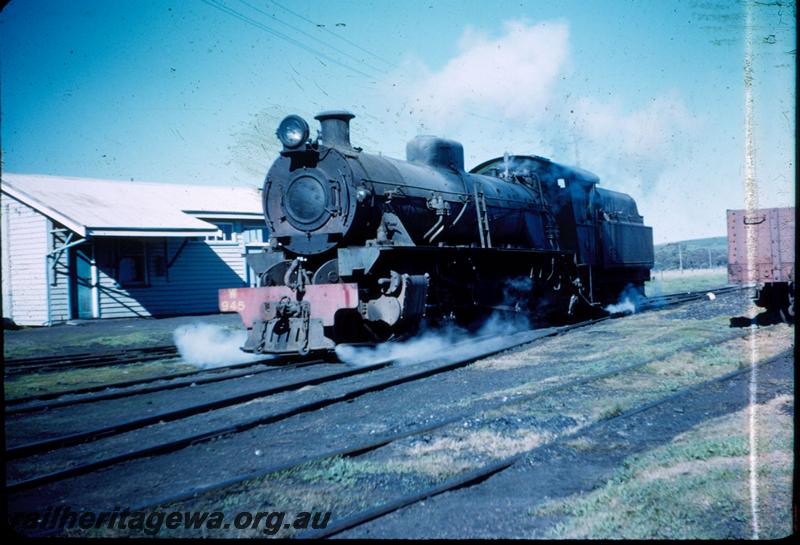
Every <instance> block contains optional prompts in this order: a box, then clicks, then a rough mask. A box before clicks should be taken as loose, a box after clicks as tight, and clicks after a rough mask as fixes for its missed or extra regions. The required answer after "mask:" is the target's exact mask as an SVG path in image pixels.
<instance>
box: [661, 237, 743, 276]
mask: <svg viewBox="0 0 800 545" xmlns="http://www.w3.org/2000/svg"><path fill="white" fill-rule="evenodd" d="M654 250H655V266H654V267H653V268H654V269H655V270H659V271H666V270H671V269H678V268H679V267H680V262H681V257H682V258H683V268H684V269H708V268H713V267H727V265H728V237H711V238H698V239H694V240H682V241H680V242H670V243H667V244H656V245H655V248H654Z"/></svg>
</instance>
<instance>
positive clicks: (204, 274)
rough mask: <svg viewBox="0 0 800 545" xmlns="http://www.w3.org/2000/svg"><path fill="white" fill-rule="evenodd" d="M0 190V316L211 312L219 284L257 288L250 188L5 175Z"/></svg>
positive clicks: (257, 214) (35, 322)
mask: <svg viewBox="0 0 800 545" xmlns="http://www.w3.org/2000/svg"><path fill="white" fill-rule="evenodd" d="M0 189H2V195H1V196H0V209H1V213H2V287H3V292H2V297H3V317H4V319H10V320H13V322H14V323H15V324H17V325H31V326H42V325H52V324H57V323H63V322H66V321H68V320H76V319H98V318H123V317H137V316H140V317H146V316H154V317H157V316H176V315H182V314H203V313H211V312H216V311H217V290H218V289H219V288H226V287H242V286H252V285H255V284H256V278H255V275H254V273H253V271H252V270H250V269H249V268H248V267H247V264H246V262H245V255H246V254H247V253H249V252H252V251H261V250H262V248H263V247H264V246H265V242H266V241H267V240H268V233H267V232H266V225H265V223H264V219H263V212H262V205H261V192H260V190H259V189H257V188H255V187H221V186H206V185H179V184H167V183H148V182H122V181H111V180H95V179H86V178H70V177H63V176H43V175H28V174H11V173H4V174H3V175H2V184H1V185H0Z"/></svg>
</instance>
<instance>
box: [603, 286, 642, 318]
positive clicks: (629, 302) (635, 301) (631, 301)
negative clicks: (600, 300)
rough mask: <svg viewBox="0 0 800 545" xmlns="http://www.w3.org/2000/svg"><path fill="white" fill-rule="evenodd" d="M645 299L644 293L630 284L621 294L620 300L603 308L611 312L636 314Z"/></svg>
mask: <svg viewBox="0 0 800 545" xmlns="http://www.w3.org/2000/svg"><path fill="white" fill-rule="evenodd" d="M643 299H644V296H643V295H642V293H641V292H640V291H639V290H637V289H636V288H634V287H633V286H632V285H630V284H629V285H628V286H626V287H625V289H624V290H623V291H622V293H621V294H620V296H619V301H618V302H617V303H615V304H613V305H608V306H606V307H605V308H604V309H603V310H605V311H606V312H608V313H609V314H635V313H636V311H637V310H638V309H639V304H640V303H641V302H642V300H643Z"/></svg>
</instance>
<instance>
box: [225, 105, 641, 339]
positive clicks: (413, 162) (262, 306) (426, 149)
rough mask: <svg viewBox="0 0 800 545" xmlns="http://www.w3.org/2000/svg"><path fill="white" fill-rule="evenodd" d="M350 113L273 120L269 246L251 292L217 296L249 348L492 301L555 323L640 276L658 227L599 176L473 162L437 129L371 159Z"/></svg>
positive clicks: (464, 316)
mask: <svg viewBox="0 0 800 545" xmlns="http://www.w3.org/2000/svg"><path fill="white" fill-rule="evenodd" d="M353 117H354V116H353V114H351V113H349V112H344V111H331V112H323V113H321V114H319V115H317V116H316V118H315V119H317V120H319V122H320V125H321V130H320V132H319V135H318V137H317V138H316V139H313V140H312V139H310V138H309V127H308V124H307V123H306V122H305V121H304V120H303V119H302V118H300V117H298V116H294V115H292V116H288V117H286V118H285V119H284V120H283V121H282V122H281V124H280V126H279V127H278V131H277V135H278V138H279V139H280V141H281V142H282V144H283V150H282V151H281V152H280V157H278V158H277V159H276V160H275V162H274V163H273V164H272V167H271V168H270V169H269V172H268V173H267V177H266V181H265V182H264V189H263V199H264V203H263V204H264V218H265V220H266V223H267V226H268V228H269V230H270V233H271V234H270V243H269V247H268V248H267V249H266V250H265V251H264V252H261V253H257V254H250V255H248V257H247V261H248V264H249V266H250V267H252V268H253V269H254V270H255V271H256V272H257V274H258V275H259V286H258V287H254V288H231V289H222V290H220V293H219V303H220V310H222V311H223V312H234V311H235V312H238V313H239V314H240V315H241V317H242V320H243V322H244V324H245V326H246V327H247V328H248V330H249V335H248V338H247V341H246V343H245V345H244V346H243V347H242V348H243V350H245V351H250V352H257V353H301V354H302V353H306V352H308V351H313V350H323V349H328V348H332V347H333V346H335V344H336V343H340V342H357V341H374V340H378V341H381V340H387V339H390V338H393V337H395V338H396V337H399V336H403V335H407V334H409V333H412V332H413V331H415V330H416V328H418V326H419V324H420V323H421V321H422V320H423V319H425V320H428V321H433V322H441V321H446V320H455V321H457V322H459V323H464V324H467V323H474V322H475V321H476V320H478V319H480V318H481V317H482V316H487V315H489V314H490V313H492V312H498V311H502V312H512V313H520V312H521V313H525V314H526V315H527V316H530V317H532V318H533V319H537V320H538V319H544V320H552V319H564V318H566V317H569V316H571V315H575V314H576V313H577V312H578V311H579V310H580V309H581V308H582V307H583V308H590V307H597V306H600V305H603V304H607V303H609V302H614V301H616V300H617V298H618V297H619V295H620V293H621V292H622V291H623V289H625V288H626V286H633V287H634V288H635V289H639V290H642V289H643V285H644V282H645V281H646V280H648V279H649V276H650V269H651V267H652V265H653V236H652V229H651V228H650V227H647V226H645V225H644V222H643V219H642V216H640V215H639V212H638V210H637V207H636V203H635V202H634V200H633V199H632V198H631V197H630V196H628V195H625V194H623V193H618V192H615V191H610V190H607V189H602V188H599V187H598V182H599V179H598V177H597V176H595V175H594V174H592V173H590V172H587V171H585V170H582V169H579V168H574V167H568V166H565V165H560V164H558V163H554V162H552V161H550V160H549V159H545V158H543V157H537V156H535V155H511V156H508V155H506V156H505V157H499V158H496V159H492V160H490V161H486V162H484V163H482V164H480V165H478V166H477V167H475V168H473V169H472V170H471V171H469V172H466V171H465V170H464V152H463V148H462V146H461V144H459V143H458V142H455V141H452V140H446V139H443V138H437V137H433V136H417V137H416V138H414V139H413V140H411V141H410V142H409V143H408V145H407V147H406V160H405V161H401V160H398V159H392V158H389V157H384V156H381V155H372V154H369V153H364V152H363V151H362V150H361V149H360V148H357V147H353V146H352V145H351V143H350V120H351V119H352V118H353Z"/></svg>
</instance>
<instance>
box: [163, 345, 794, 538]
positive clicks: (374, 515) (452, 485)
mask: <svg viewBox="0 0 800 545" xmlns="http://www.w3.org/2000/svg"><path fill="white" fill-rule="evenodd" d="M785 356H786V354H785V353H783V354H779V355H777V356H775V357H773V358H770V359H768V360H766V361H764V362H762V363H760V364H758V365H757V366H756V367H759V368H763V367H766V366H768V365H770V364H772V363H774V362H776V361H778V360H780V359H782V358H784V357H785ZM751 372H752V369H751V368H744V369H737V370H735V371H731V372H730V373H727V374H725V375H722V376H720V377H716V378H713V379H711V380H707V381H704V382H702V383H700V384H695V385H692V386H689V387H686V388H683V389H681V390H679V391H678V392H675V393H673V394H670V395H666V396H663V397H660V398H658V399H656V400H653V401H650V402H645V403H642V404H639V405H637V406H635V407H633V408H631V409H628V410H627V411H624V412H622V413H620V414H617V415H613V416H609V417H607V418H603V419H599V420H596V421H594V422H592V423H591V424H589V425H587V426H585V427H583V428H581V429H580V430H578V431H576V432H574V433H571V434H567V435H564V436H562V437H559V438H558V439H556V440H555V441H552V442H550V443H547V444H545V445H543V446H541V447H538V448H536V449H534V450H539V449H542V450H544V449H545V448H547V449H552V448H553V447H554V446H557V445H564V444H567V443H568V442H570V441H575V440H576V439H581V438H583V437H586V436H587V435H589V434H590V433H591V432H592V431H594V430H595V429H597V428H599V427H601V426H606V425H608V423H609V422H610V421H614V420H617V421H619V420H625V419H629V418H631V417H633V416H636V415H638V414H641V413H643V412H645V411H648V410H650V409H653V408H655V407H658V406H660V405H664V404H667V403H669V402H672V401H675V400H680V399H682V398H687V397H689V396H692V395H701V394H700V393H701V392H703V391H705V390H707V389H708V388H710V387H712V386H714V385H717V384H720V383H726V382H729V381H732V380H734V379H736V378H738V377H740V376H742V375H745V374H748V373H751ZM558 389H561V388H558ZM387 444H388V443H387ZM532 452H533V451H525V452H520V453H518V454H515V455H512V456H508V457H506V458H503V459H500V460H497V461H493V462H490V463H487V464H484V465H482V466H480V467H477V468H475V469H472V470H470V471H467V472H465V473H464V474H462V475H459V476H457V477H453V478H451V479H448V480H446V481H444V482H442V483H440V484H437V485H434V486H431V487H428V488H424V489H421V490H419V491H417V492H414V493H412V494H408V495H406V496H403V497H401V498H397V499H396V500H393V501H390V502H386V503H384V504H382V505H379V506H377V507H373V508H370V509H366V510H363V511H360V512H358V513H354V514H352V515H350V516H348V517H346V518H344V519H342V520H340V521H338V522H336V523H335V524H333V525H330V526H328V527H326V528H324V529H321V530H312V531H308V532H303V533H301V534H299V535H297V536H294V537H297V538H299V539H321V538H327V537H332V536H335V535H338V534H341V533H342V532H345V531H347V530H351V529H354V528H357V527H359V526H361V525H363V524H366V523H368V522H371V521H373V520H376V519H378V518H380V517H383V516H385V515H388V514H390V513H393V512H395V511H397V510H399V509H402V508H405V507H409V506H411V505H414V504H416V503H419V502H422V501H424V500H427V499H429V498H432V497H434V496H438V495H440V494H443V493H445V492H450V491H454V490H458V489H461V488H465V487H469V486H473V485H476V484H479V483H481V482H483V481H485V480H486V479H488V478H489V477H492V476H493V475H496V474H498V473H501V472H503V471H505V470H507V469H509V468H511V467H512V466H514V465H515V464H517V463H518V462H520V461H521V460H524V459H526V458H528V457H530V456H531V454H532ZM156 505H161V504H153V505H151V506H148V507H154V506H156Z"/></svg>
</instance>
